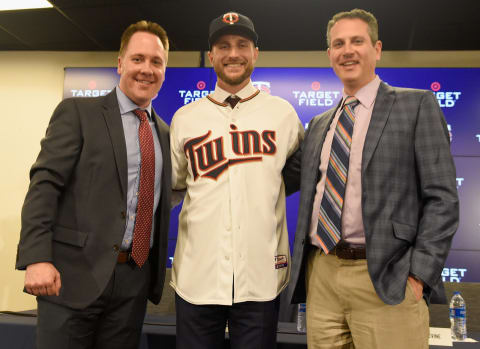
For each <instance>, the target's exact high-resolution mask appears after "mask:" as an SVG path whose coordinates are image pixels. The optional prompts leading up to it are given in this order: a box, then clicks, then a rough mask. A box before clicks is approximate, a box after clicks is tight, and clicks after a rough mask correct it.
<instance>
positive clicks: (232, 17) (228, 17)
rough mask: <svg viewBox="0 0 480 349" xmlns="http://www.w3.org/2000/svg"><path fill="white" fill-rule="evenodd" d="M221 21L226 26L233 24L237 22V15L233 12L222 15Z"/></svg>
mask: <svg viewBox="0 0 480 349" xmlns="http://www.w3.org/2000/svg"><path fill="white" fill-rule="evenodd" d="M222 21H224V22H225V23H227V24H234V23H236V22H238V13H235V12H229V13H225V14H224V15H223V18H222Z"/></svg>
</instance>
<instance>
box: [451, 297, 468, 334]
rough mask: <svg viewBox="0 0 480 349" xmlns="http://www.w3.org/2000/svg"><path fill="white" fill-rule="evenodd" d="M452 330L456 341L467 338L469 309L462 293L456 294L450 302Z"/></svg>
mask: <svg viewBox="0 0 480 349" xmlns="http://www.w3.org/2000/svg"><path fill="white" fill-rule="evenodd" d="M450 328H451V330H452V339H453V340H454V341H463V340H464V339H466V338H467V309H466V306H465V301H464V300H463V298H462V296H461V295H460V292H458V291H457V292H454V293H453V297H452V300H451V301H450Z"/></svg>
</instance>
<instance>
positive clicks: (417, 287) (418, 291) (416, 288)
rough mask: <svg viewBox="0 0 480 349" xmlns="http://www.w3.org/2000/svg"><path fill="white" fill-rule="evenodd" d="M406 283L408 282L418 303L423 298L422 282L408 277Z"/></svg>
mask: <svg viewBox="0 0 480 349" xmlns="http://www.w3.org/2000/svg"><path fill="white" fill-rule="evenodd" d="M407 282H410V285H411V286H412V289H413V293H414V294H415V299H416V300H417V302H418V301H420V299H422V297H423V281H422V280H419V279H416V278H414V277H413V276H409V277H408V280H407Z"/></svg>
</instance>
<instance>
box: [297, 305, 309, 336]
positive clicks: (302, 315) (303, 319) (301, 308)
mask: <svg viewBox="0 0 480 349" xmlns="http://www.w3.org/2000/svg"><path fill="white" fill-rule="evenodd" d="M306 311H307V306H306V304H305V303H300V304H299V305H298V313H297V331H298V332H300V333H305V332H307V315H306Z"/></svg>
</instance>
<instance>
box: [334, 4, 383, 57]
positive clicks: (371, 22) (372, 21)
mask: <svg viewBox="0 0 480 349" xmlns="http://www.w3.org/2000/svg"><path fill="white" fill-rule="evenodd" d="M345 18H349V19H354V18H358V19H361V20H362V21H364V22H365V23H367V25H368V35H369V36H370V40H371V41H372V44H375V43H376V42H377V41H378V22H377V19H376V18H375V16H374V15H373V14H371V13H370V12H368V11H365V10H362V9H359V8H356V9H353V10H351V11H346V12H339V13H337V14H336V15H334V16H333V17H332V19H331V20H329V21H328V24H327V45H328V47H330V39H331V38H330V30H331V29H332V27H333V25H334V24H335V23H337V22H338V21H339V20H341V19H345Z"/></svg>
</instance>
